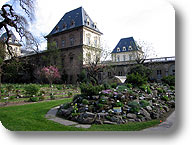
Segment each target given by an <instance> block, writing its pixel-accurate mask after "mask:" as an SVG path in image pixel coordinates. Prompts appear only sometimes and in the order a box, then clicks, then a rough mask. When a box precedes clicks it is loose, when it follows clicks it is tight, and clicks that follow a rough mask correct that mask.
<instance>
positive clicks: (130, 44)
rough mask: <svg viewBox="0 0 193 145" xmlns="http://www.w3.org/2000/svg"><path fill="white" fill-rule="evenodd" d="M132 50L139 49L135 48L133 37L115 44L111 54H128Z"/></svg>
mask: <svg viewBox="0 0 193 145" xmlns="http://www.w3.org/2000/svg"><path fill="white" fill-rule="evenodd" d="M117 48H118V49H117ZM118 50H119V51H118ZM134 50H139V48H138V47H137V45H136V43H135V40H134V39H133V37H129V38H122V39H121V40H120V41H119V43H118V44H117V46H116V47H115V48H114V49H113V51H112V53H120V52H129V51H134Z"/></svg>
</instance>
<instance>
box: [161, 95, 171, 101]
mask: <svg viewBox="0 0 193 145" xmlns="http://www.w3.org/2000/svg"><path fill="white" fill-rule="evenodd" d="M161 99H162V100H164V101H169V98H168V96H166V95H165V96H162V97H161Z"/></svg>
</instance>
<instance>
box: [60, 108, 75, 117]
mask: <svg viewBox="0 0 193 145" xmlns="http://www.w3.org/2000/svg"><path fill="white" fill-rule="evenodd" d="M72 110H73V109H72V108H69V109H60V111H59V112H58V114H59V115H61V116H63V117H65V118H66V117H68V116H69V115H70V114H71V112H72Z"/></svg>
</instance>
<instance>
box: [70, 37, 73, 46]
mask: <svg viewBox="0 0 193 145" xmlns="http://www.w3.org/2000/svg"><path fill="white" fill-rule="evenodd" d="M70 45H71V46H73V45H74V38H73V37H72V38H70Z"/></svg>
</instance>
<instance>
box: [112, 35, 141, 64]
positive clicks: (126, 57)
mask: <svg viewBox="0 0 193 145" xmlns="http://www.w3.org/2000/svg"><path fill="white" fill-rule="evenodd" d="M111 54H112V62H121V61H134V60H136V59H138V58H141V57H142V56H143V51H142V50H141V49H139V48H138V46H137V45H136V43H135V41H134V39H133V37H129V38H122V39H121V40H120V41H119V43H118V44H117V46H116V47H115V48H114V49H113V51H112V53H111Z"/></svg>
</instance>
